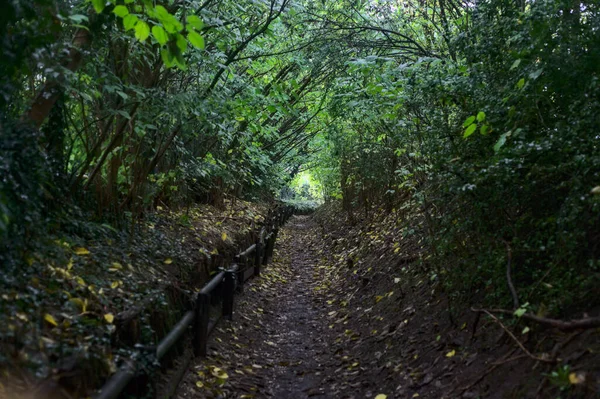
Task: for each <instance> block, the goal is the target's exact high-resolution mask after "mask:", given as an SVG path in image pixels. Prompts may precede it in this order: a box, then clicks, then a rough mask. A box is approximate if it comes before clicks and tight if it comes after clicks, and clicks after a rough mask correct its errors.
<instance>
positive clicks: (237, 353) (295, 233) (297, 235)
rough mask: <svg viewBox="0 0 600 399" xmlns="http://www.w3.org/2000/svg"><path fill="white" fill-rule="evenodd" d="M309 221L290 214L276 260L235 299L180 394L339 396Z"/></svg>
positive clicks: (311, 225)
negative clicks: (232, 313)
mask: <svg viewBox="0 0 600 399" xmlns="http://www.w3.org/2000/svg"><path fill="white" fill-rule="evenodd" d="M313 227H314V225H313V223H312V221H311V220H310V219H309V218H307V217H295V218H293V219H292V221H290V222H289V223H288V225H287V226H286V228H285V229H283V230H282V231H281V233H280V239H279V242H278V245H277V248H276V253H275V256H274V261H273V262H272V263H271V264H270V265H269V266H268V267H267V268H266V269H265V270H264V271H263V274H262V275H261V277H260V278H257V279H253V280H251V282H250V283H249V284H247V285H246V286H245V292H244V294H242V295H241V296H240V297H238V298H236V299H237V303H236V311H235V316H234V320H233V321H232V322H229V321H225V322H221V324H220V325H219V328H218V329H217V331H216V332H215V334H213V335H212V337H211V341H210V344H209V356H208V357H207V358H206V359H200V360H198V362H197V364H196V365H195V366H193V367H192V369H191V371H190V372H189V373H188V375H187V376H186V378H185V380H184V382H183V384H182V388H181V389H180V392H179V398H180V399H183V398H194V397H236V398H240V397H241V398H263V397H275V398H307V397H311V398H333V397H339V396H338V395H337V394H338V393H339V391H338V389H339V388H340V384H332V381H331V378H332V376H333V375H334V371H335V369H336V364H335V362H333V361H332V360H333V355H334V354H333V353H332V350H333V342H331V341H332V340H334V339H335V338H334V336H333V335H332V334H331V333H330V331H329V330H330V329H329V327H328V322H327V316H328V315H327V309H326V307H325V306H324V302H325V301H326V298H324V297H323V295H322V294H321V292H322V291H321V290H320V289H319V287H320V286H321V285H322V275H321V273H320V272H319V270H317V268H316V267H315V264H316V262H317V259H318V256H319V255H318V253H317V252H316V251H314V250H312V249H313V248H312V246H313V245H314V244H313V242H312V241H311V234H313V233H312V232H311V230H312V229H313ZM346 397H348V396H346Z"/></svg>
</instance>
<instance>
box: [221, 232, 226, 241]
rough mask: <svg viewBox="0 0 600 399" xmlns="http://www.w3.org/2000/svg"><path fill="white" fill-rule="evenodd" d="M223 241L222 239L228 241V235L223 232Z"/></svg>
mask: <svg viewBox="0 0 600 399" xmlns="http://www.w3.org/2000/svg"><path fill="white" fill-rule="evenodd" d="M221 239H222V240H223V241H225V240H226V239H227V233H225V232H222V233H221Z"/></svg>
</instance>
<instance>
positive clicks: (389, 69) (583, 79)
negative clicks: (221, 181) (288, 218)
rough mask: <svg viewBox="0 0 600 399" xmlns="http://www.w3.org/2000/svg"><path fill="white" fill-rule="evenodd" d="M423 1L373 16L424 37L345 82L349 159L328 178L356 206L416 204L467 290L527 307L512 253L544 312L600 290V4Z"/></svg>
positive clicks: (446, 263)
mask: <svg viewBox="0 0 600 399" xmlns="http://www.w3.org/2000/svg"><path fill="white" fill-rule="evenodd" d="M417 9H418V10H419V12H414V14H413V15H411V16H410V17H408V16H406V15H402V16H399V15H395V16H394V17H395V18H391V17H390V20H389V21H388V20H387V19H385V18H382V17H381V13H377V14H373V17H372V18H374V19H376V20H378V21H379V20H381V19H383V20H382V21H381V25H380V26H382V27H384V28H385V29H389V30H394V31H398V32H399V35H400V34H403V35H406V37H408V39H407V43H408V45H411V40H414V43H412V47H411V48H410V49H408V50H407V49H404V48H403V49H402V50H393V49H389V50H388V49H386V51H381V50H379V51H377V50H373V51H362V52H361V54H359V56H360V58H358V57H357V58H355V59H353V60H352V61H349V62H348V64H347V69H346V71H345V75H344V76H341V77H339V78H338V80H337V82H336V85H335V90H336V96H335V97H334V100H333V101H332V106H331V110H330V112H331V113H332V114H334V115H339V118H338V119H336V129H335V130H333V131H332V132H331V134H330V135H329V138H330V140H331V142H332V143H333V147H332V148H331V149H330V150H329V151H328V152H326V153H323V154H321V155H320V157H322V158H324V160H323V162H324V164H329V163H331V158H334V159H337V160H338V162H339V163H338V165H336V166H337V167H335V168H333V169H330V172H328V173H325V175H326V176H327V177H330V176H331V175H335V178H333V179H332V180H333V181H335V180H336V179H337V178H339V181H340V182H341V184H340V185H338V186H334V185H331V187H339V189H340V190H341V194H342V196H343V198H344V206H345V208H346V210H347V211H348V213H349V217H350V218H351V219H352V218H354V213H355V212H357V211H359V210H361V211H362V210H364V212H366V213H367V214H368V213H369V212H370V211H371V207H373V206H379V201H378V199H380V198H384V199H385V202H386V204H387V206H388V207H389V209H390V210H391V209H393V208H395V207H402V209H406V208H407V206H406V201H409V203H410V204H411V205H410V207H411V209H415V208H417V209H420V211H421V212H422V214H423V216H424V220H425V228H424V229H423V230H424V231H423V232H422V233H423V234H424V235H426V236H427V238H428V242H429V244H430V248H431V252H430V257H429V258H428V259H425V262H426V264H428V265H429V266H430V267H431V270H432V273H436V276H437V277H440V278H442V280H443V282H444V283H445V284H447V286H448V287H449V288H450V290H449V292H450V293H451V294H452V295H457V296H462V298H463V299H465V300H468V301H472V300H475V301H478V300H481V299H483V298H484V297H486V301H487V302H488V303H492V304H495V305H504V306H507V307H510V306H512V305H513V302H514V301H513V300H511V297H510V295H509V290H508V285H507V279H506V277H505V274H506V268H507V262H510V267H511V269H512V273H513V276H512V278H513V280H514V284H515V286H516V290H517V294H518V296H519V299H520V302H521V304H523V303H526V302H530V303H534V304H535V305H534V308H536V309H537V310H540V312H541V313H542V314H543V313H544V312H545V311H546V310H544V309H548V308H550V309H552V310H553V311H556V310H562V311H565V312H566V311H567V310H568V309H569V308H581V307H587V306H589V305H590V303H597V298H598V282H599V281H598V279H599V276H600V274H599V272H600V265H599V263H598V256H599V255H600V254H599V252H598V250H599V249H598V234H599V233H600V226H599V225H598V215H599V213H598V211H599V210H600V208H599V206H600V203H599V201H600V198H599V197H598V196H597V195H596V194H597V193H596V190H597V189H594V187H596V185H597V184H598V182H599V181H600V179H599V178H600V176H599V172H600V169H599V166H600V158H598V156H599V155H600V154H599V152H598V145H597V143H596V141H597V133H596V131H595V130H596V129H597V127H598V126H599V125H600V119H599V118H600V112H599V111H600V109H599V107H600V102H599V94H600V92H599V89H600V86H599V84H598V83H599V82H598V72H599V71H600V68H599V67H598V65H599V63H598V57H599V54H600V38H599V36H598V35H597V33H596V32H597V30H598V28H599V26H600V20H599V18H600V15H599V9H598V5H597V3H595V2H573V1H561V0H558V1H554V0H542V1H533V2H528V3H523V4H519V3H517V2H512V1H502V0H499V1H485V2H478V3H477V5H476V6H474V7H473V8H468V9H464V10H462V12H455V11H456V10H455V9H454V8H453V7H452V5H451V3H445V2H440V3H439V4H438V3H436V4H427V5H424V6H422V7H420V8H417ZM359 17H360V16H359V15H358V14H357V15H356V16H355V17H354V20H355V21H358V20H359ZM356 23H358V22H356ZM370 40H373V42H374V43H375V42H377V39H375V38H371V39H370ZM379 40H383V37H380V38H379ZM409 50H410V51H409ZM417 56H418V58H417ZM332 189H333V188H332ZM402 204H404V205H402Z"/></svg>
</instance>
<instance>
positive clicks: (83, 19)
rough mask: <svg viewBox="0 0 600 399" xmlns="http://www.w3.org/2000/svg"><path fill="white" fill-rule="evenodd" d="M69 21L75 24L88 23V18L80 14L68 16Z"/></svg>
mask: <svg viewBox="0 0 600 399" xmlns="http://www.w3.org/2000/svg"><path fill="white" fill-rule="evenodd" d="M69 19H70V20H71V21H73V22H75V23H77V24H80V23H82V22H87V21H89V19H88V17H86V16H85V15H81V14H74V15H69Z"/></svg>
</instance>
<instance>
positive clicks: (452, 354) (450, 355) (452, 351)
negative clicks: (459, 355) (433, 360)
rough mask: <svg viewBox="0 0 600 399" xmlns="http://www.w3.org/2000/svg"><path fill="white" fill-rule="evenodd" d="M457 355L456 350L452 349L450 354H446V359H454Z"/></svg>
mask: <svg viewBox="0 0 600 399" xmlns="http://www.w3.org/2000/svg"><path fill="white" fill-rule="evenodd" d="M454 355H456V351H455V350H454V349H452V350H451V351H450V352H448V353H446V357H452V356H454Z"/></svg>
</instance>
